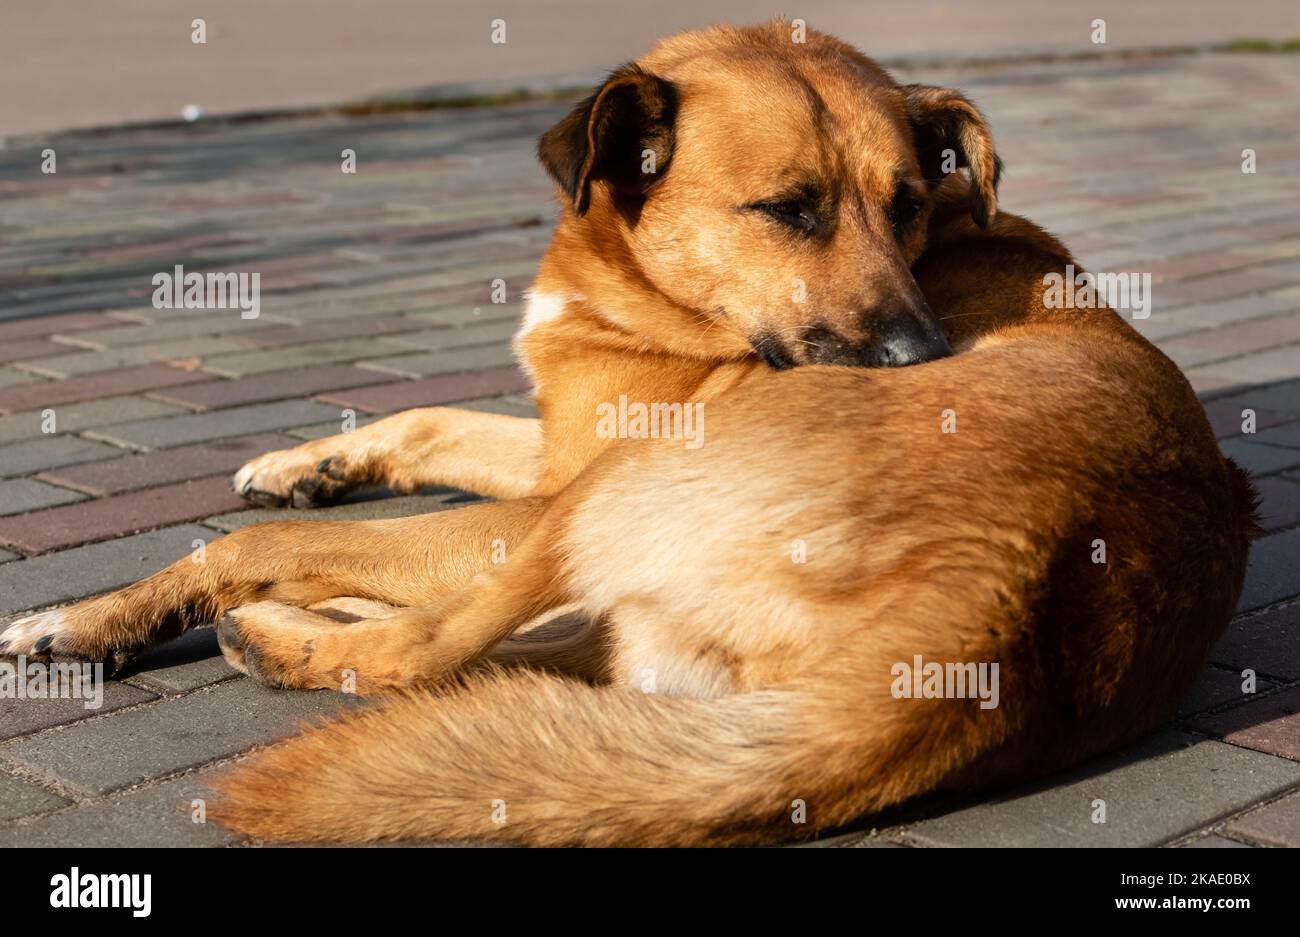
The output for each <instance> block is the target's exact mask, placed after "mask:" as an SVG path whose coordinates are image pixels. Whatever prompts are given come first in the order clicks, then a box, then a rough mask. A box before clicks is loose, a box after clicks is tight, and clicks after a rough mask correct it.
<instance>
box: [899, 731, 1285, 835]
mask: <svg viewBox="0 0 1300 937" xmlns="http://www.w3.org/2000/svg"><path fill="white" fill-rule="evenodd" d="M1216 775H1218V776H1219V777H1223V778H1231V779H1232V781H1231V783H1224V784H1214V783H1207V781H1206V779H1207V778H1211V777H1214V776H1216ZM1296 784H1300V764H1296V763H1294V762H1291V761H1287V760H1286V759H1283V758H1275V757H1273V756H1272V755H1264V754H1261V753H1259V752H1253V751H1249V750H1247V749H1243V748H1236V747H1234V746H1232V745H1225V744H1224V743H1222V742H1212V741H1203V740H1197V739H1196V738H1195V737H1194V736H1190V735H1186V734H1185V733H1181V732H1178V731H1176V730H1166V731H1164V732H1161V733H1159V734H1158V735H1156V736H1154V737H1152V738H1150V739H1148V740H1147V741H1145V742H1143V743H1141V744H1140V745H1138V746H1136V747H1135V748H1130V749H1128V750H1126V751H1124V752H1121V753H1119V754H1117V755H1111V756H1107V757H1106V758H1104V759H1100V760H1098V761H1095V762H1091V763H1090V764H1088V765H1085V766H1084V767H1082V768H1079V769H1075V770H1074V771H1071V772H1069V773H1067V774H1065V775H1061V776H1058V777H1056V778H1053V779H1051V782H1050V785H1049V786H1045V787H1041V788H1039V787H1038V786H1031V787H1029V788H1024V789H1020V790H1017V791H1010V792H1007V793H1005V794H1003V795H1001V796H999V797H998V798H996V799H993V800H990V801H988V802H986V803H980V804H975V805H973V806H970V807H966V808H964V809H959V810H956V811H954V812H952V813H949V814H947V815H945V816H941V817H934V818H932V819H929V820H923V821H922V822H920V823H918V824H916V825H915V826H913V827H912V828H911V830H910V832H909V836H910V837H911V838H913V839H915V840H917V841H918V842H921V843H924V844H931V845H944V846H985V847H997V848H1006V847H1014V846H1155V845H1158V844H1160V843H1164V842H1167V841H1169V840H1171V839H1174V838H1176V837H1179V836H1183V835H1186V834H1188V833H1190V832H1192V831H1193V830H1198V829H1202V828H1204V827H1206V826H1208V825H1210V824H1211V823H1213V822H1214V821H1215V820H1216V819H1218V818H1220V817H1223V816H1226V815H1228V814H1230V813H1233V812H1235V811H1237V810H1240V809H1242V808H1243V807H1246V806H1247V805H1249V804H1251V803H1253V802H1254V801H1256V800H1259V799H1261V798H1264V797H1268V796H1270V795H1273V794H1277V793H1280V792H1282V791H1284V790H1286V789H1288V788H1290V787H1292V786H1294V785H1296ZM1098 799H1100V800H1104V801H1105V802H1106V822H1105V823H1093V822H1092V816H1093V806H1092V804H1093V801H1094V800H1098Z"/></svg>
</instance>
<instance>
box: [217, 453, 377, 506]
mask: <svg viewBox="0 0 1300 937" xmlns="http://www.w3.org/2000/svg"><path fill="white" fill-rule="evenodd" d="M357 474H358V473H357V472H356V471H355V468H354V466H352V465H350V464H349V462H348V460H347V459H346V458H345V457H343V456H341V455H329V454H322V450H321V449H319V448H318V447H317V446H315V445H313V444H306V445H302V446H298V447H297V448H296V449H280V450H277V451H275V452H268V453H266V454H265V455H260V456H258V457H257V458H256V459H253V460H252V461H250V462H248V463H247V464H246V465H245V466H244V467H243V468H241V469H240V470H239V471H238V472H236V473H235V477H234V478H233V479H232V480H231V487H232V488H234V489H235V491H236V492H238V493H239V494H240V495H241V496H242V497H243V498H245V499H246V500H248V501H250V502H252V503H253V504H256V505H260V506H263V507H285V506H289V507H295V508H307V507H314V506H316V505H322V504H330V503H332V502H334V501H337V500H338V499H339V498H340V497H342V496H343V495H344V494H346V493H347V492H349V491H351V490H352V489H353V488H355V487H356V486H357V484H358V483H359V479H358V478H357Z"/></svg>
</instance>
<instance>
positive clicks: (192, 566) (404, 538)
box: [0, 498, 547, 659]
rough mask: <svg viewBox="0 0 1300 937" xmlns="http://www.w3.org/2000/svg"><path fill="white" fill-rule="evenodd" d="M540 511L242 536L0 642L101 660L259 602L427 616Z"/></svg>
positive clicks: (521, 507) (269, 529) (533, 501)
mask: <svg viewBox="0 0 1300 937" xmlns="http://www.w3.org/2000/svg"><path fill="white" fill-rule="evenodd" d="M546 503H547V501H546V499H544V498H524V499H520V500H518V501H502V502H496V503H492V504H476V505H470V506H468V507H464V508H460V509H457V510H453V511H443V512H440V513H438V514H426V515H420V516H416V517H406V518H397V519H393V520H378V521H351V522H337V521H277V522H273V523H269V524H256V525H252V526H249V527H244V528H242V529H240V530H237V531H235V532H234V533H232V534H230V535H228V536H226V537H224V538H222V539H220V540H216V541H214V542H212V543H210V544H208V545H207V546H206V547H205V548H204V549H203V550H202V551H201V552H199V553H196V554H193V555H190V556H186V557H185V558H183V559H181V560H178V561H177V562H175V563H173V564H172V565H171V566H168V567H167V568H166V569H164V570H162V571H160V572H158V573H155V574H154V575H152V576H150V577H148V578H147V579H144V580H141V581H140V582H137V583H135V584H134V585H132V586H128V587H126V588H125V589H120V590H118V591H116V592H111V593H109V594H107V595H103V596H99V597H97V598H93V599H88V600H86V601H84V602H78V603H77V604H75V605H71V606H67V607H65V608H61V609H55V610H52V611H48V612H41V613H38V614H36V615H31V616H28V617H26V618H22V619H19V620H18V621H16V622H14V623H13V624H12V625H11V626H10V627H9V628H8V629H7V630H5V631H4V632H3V633H0V654H10V655H17V654H32V653H45V652H49V653H59V654H67V655H72V656H81V657H88V658H91V659H100V658H104V657H106V656H108V655H109V654H111V653H112V652H114V651H119V650H130V649H132V648H137V647H140V646H142V645H146V644H149V643H152V642H155V641H160V640H165V639H167V638H172V637H175V636H176V635H178V634H180V633H181V632H183V631H185V630H187V629H188V628H191V627H193V626H195V625H198V624H202V623H203V622H207V621H213V620H215V619H217V618H219V617H220V616H221V613H222V612H224V611H225V610H226V609H228V608H233V607H235V606H237V605H246V604H248V603H250V602H259V601H264V600H273V601H275V602H281V603H287V604H290V605H298V606H306V605H311V604H312V603H315V602H321V601H323V600H325V599H330V598H333V597H336V596H351V597H355V598H358V599H369V600H373V601H378V602H384V603H388V604H390V605H399V606H419V605H429V604H431V603H435V602H438V601H439V600H441V599H442V598H444V597H446V596H447V595H449V594H452V593H454V592H455V591H456V590H458V589H459V588H461V587H462V586H463V585H464V584H465V583H466V582H468V581H469V580H470V579H471V578H472V577H473V576H475V575H476V574H478V573H479V572H480V571H481V570H484V569H487V568H490V567H491V566H492V564H493V562H494V561H495V560H499V559H500V558H501V556H502V555H503V554H504V555H509V553H510V552H511V551H513V550H515V549H516V548H517V547H518V546H519V545H520V544H521V543H522V542H523V540H524V537H525V535H526V534H527V531H528V530H529V528H530V527H531V526H532V525H533V524H534V523H535V522H536V521H537V520H538V519H539V518H540V517H541V516H542V513H543V511H544V510H545V506H546ZM335 624H337V622H335Z"/></svg>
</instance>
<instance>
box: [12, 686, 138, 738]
mask: <svg viewBox="0 0 1300 937" xmlns="http://www.w3.org/2000/svg"><path fill="white" fill-rule="evenodd" d="M103 688H104V697H103V699H102V700H101V701H100V702H101V703H102V705H101V706H99V707H98V708H97V709H87V708H86V702H88V701H87V700H85V699H0V739H12V738H17V737H19V736H20V735H30V734H32V733H33V732H39V731H40V730H42V729H48V728H50V727H51V726H60V725H66V724H68V723H70V722H80V721H81V720H82V719H89V718H90V717H91V716H98V715H101V714H103V713H108V712H112V711H113V710H115V709H121V708H123V707H124V706H134V705H136V704H137V703H145V702H148V701H149V700H151V699H156V698H157V694H156V693H151V692H149V691H148V690H143V689H140V688H139V687H133V686H128V685H127V684H125V683H120V682H118V681H116V680H105V681H104V683H103Z"/></svg>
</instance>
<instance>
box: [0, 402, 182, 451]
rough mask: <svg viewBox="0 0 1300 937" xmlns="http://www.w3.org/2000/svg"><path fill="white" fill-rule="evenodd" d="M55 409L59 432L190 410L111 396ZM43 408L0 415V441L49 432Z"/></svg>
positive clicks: (38, 436) (171, 405) (7, 441)
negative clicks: (10, 414)
mask: <svg viewBox="0 0 1300 937" xmlns="http://www.w3.org/2000/svg"><path fill="white" fill-rule="evenodd" d="M48 409H50V410H53V411H54V426H55V430H56V431H57V432H59V433H77V432H81V431H82V430H85V429H90V428H92V427H96V426H109V425H111V424H113V423H125V422H127V421H128V420H147V419H152V418H154V417H160V416H166V415H167V414H174V413H188V412H189V411H188V410H186V409H185V408H184V407H179V406H177V405H175V404H171V403H163V402H162V401H159V400H148V399H146V398H144V397H108V398H105V399H103V400H92V401H89V402H87V403H75V404H66V405H63V406H57V407H49V408H48ZM44 412H45V411H44V410H29V411H27V412H25V413H15V414H14V415H13V416H5V417H0V443H10V442H14V441H16V440H20V439H38V438H40V437H41V436H43V435H47V434H46V433H45V432H44V431H43V430H42V428H41V425H42V422H43V420H44V417H43V416H42V414H43V413H44Z"/></svg>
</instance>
